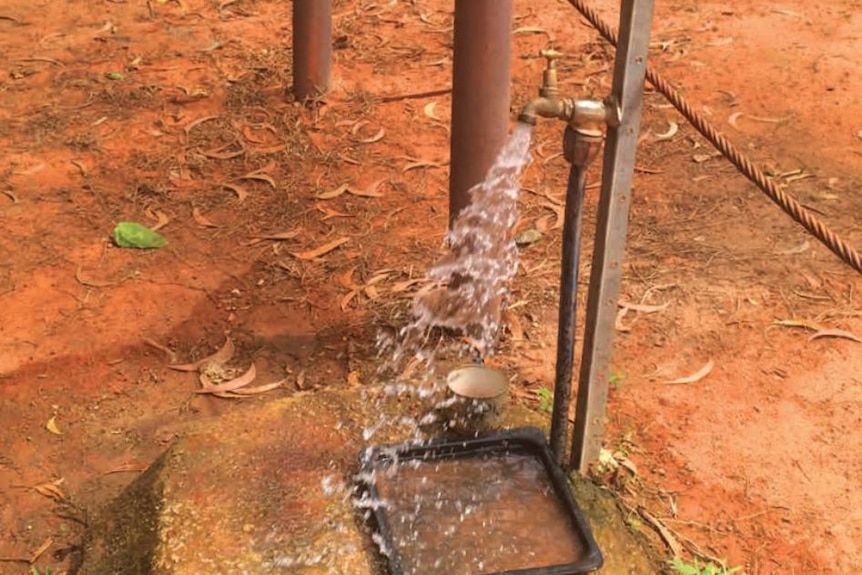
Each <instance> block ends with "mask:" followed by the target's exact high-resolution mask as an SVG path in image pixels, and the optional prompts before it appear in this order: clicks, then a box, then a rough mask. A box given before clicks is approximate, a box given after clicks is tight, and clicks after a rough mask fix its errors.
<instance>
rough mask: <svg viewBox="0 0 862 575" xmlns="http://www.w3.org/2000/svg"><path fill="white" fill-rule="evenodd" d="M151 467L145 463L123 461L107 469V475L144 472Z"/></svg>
mask: <svg viewBox="0 0 862 575" xmlns="http://www.w3.org/2000/svg"><path fill="white" fill-rule="evenodd" d="M149 467H150V466H149V465H147V464H145V463H123V464H122V465H118V466H117V467H114V468H113V469H109V470H107V471H106V472H105V475H111V474H113V473H142V472H144V471H146V470H147V469H149Z"/></svg>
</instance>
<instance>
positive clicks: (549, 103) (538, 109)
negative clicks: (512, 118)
mask: <svg viewBox="0 0 862 575" xmlns="http://www.w3.org/2000/svg"><path fill="white" fill-rule="evenodd" d="M573 110H574V106H573V103H572V101H571V100H570V99H568V98H555V97H551V98H549V97H546V96H540V97H538V98H536V99H534V100H531V101H530V102H527V104H526V105H525V106H524V108H523V109H522V110H521V113H520V114H518V121H519V122H523V123H524V124H529V125H531V126H535V125H536V122H537V120H538V118H540V117H541V118H558V119H560V120H563V121H565V122H568V121H569V120H570V119H571V117H572V111H573Z"/></svg>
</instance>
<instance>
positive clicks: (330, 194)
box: [315, 183, 350, 200]
mask: <svg viewBox="0 0 862 575" xmlns="http://www.w3.org/2000/svg"><path fill="white" fill-rule="evenodd" d="M349 189H350V184H347V183H345V184H341V185H340V186H338V187H337V188H335V189H334V190H331V191H329V192H321V193H319V194H317V195H316V196H315V197H316V198H317V199H318V200H331V199H332V198H337V197H338V196H340V195H341V194H343V193H344V192H346V191H347V190H349Z"/></svg>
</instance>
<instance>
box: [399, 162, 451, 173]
mask: <svg viewBox="0 0 862 575" xmlns="http://www.w3.org/2000/svg"><path fill="white" fill-rule="evenodd" d="M441 167H443V166H442V164H439V163H437V162H427V161H424V160H419V161H417V162H410V163H409V164H407V165H405V166H404V167H403V168H402V169H401V173H402V174H403V173H405V172H409V171H410V170H418V169H419V168H441Z"/></svg>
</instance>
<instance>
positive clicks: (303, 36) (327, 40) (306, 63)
mask: <svg viewBox="0 0 862 575" xmlns="http://www.w3.org/2000/svg"><path fill="white" fill-rule="evenodd" d="M331 64H332V1H331V0H293V95H294V97H295V98H296V99H297V100H299V101H302V100H305V99H306V98H309V97H314V96H319V95H321V94H323V93H324V92H326V91H327V90H328V89H329V70H330V68H331Z"/></svg>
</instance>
